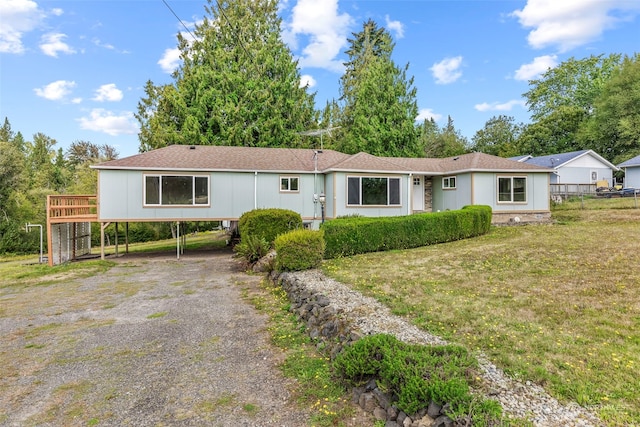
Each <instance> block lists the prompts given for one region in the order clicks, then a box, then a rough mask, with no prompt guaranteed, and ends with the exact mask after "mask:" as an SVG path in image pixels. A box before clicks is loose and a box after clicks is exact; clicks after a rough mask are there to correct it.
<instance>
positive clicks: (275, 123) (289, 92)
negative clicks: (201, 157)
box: [136, 0, 315, 151]
mask: <svg viewBox="0 0 640 427" xmlns="http://www.w3.org/2000/svg"><path fill="white" fill-rule="evenodd" d="M277 7H278V2H277V0H226V1H221V2H217V1H214V0H208V6H206V7H205V10H206V12H207V14H208V16H205V18H204V20H203V21H202V23H201V24H199V25H198V26H197V27H196V29H195V31H194V34H195V40H190V39H186V38H185V37H183V36H182V35H178V47H179V49H180V51H181V59H182V65H181V66H180V67H179V68H178V69H177V70H176V71H175V72H174V74H173V77H174V80H175V82H174V83H173V84H171V85H164V86H155V85H153V83H152V82H147V85H146V87H145V92H146V98H143V99H142V100H141V101H140V103H139V104H138V114H137V115H136V117H137V119H138V121H139V122H140V125H141V131H140V135H139V137H140V149H141V151H146V150H149V149H153V148H158V147H161V146H165V145H169V144H208V145H240V146H262V147H276V146H287V145H294V144H296V143H297V142H298V141H300V139H301V138H300V136H299V132H301V131H304V130H307V129H310V128H311V127H312V126H313V123H314V118H315V111H314V101H313V98H314V96H313V95H310V94H308V93H307V88H306V87H300V85H299V82H300V73H299V70H298V68H297V62H296V61H294V59H293V56H292V54H291V52H290V50H289V49H288V48H287V46H286V45H285V43H284V42H283V41H282V39H281V36H280V24H281V20H280V18H279V17H278V15H277Z"/></svg>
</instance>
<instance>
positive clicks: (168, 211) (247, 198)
mask: <svg viewBox="0 0 640 427" xmlns="http://www.w3.org/2000/svg"><path fill="white" fill-rule="evenodd" d="M99 172H100V173H99V186H100V191H99V200H98V203H99V213H98V218H99V220H100V221H105V222H106V221H120V222H124V221H180V220H224V219H238V218H239V217H240V216H241V215H242V214H243V213H245V212H247V211H250V210H252V209H254V208H274V207H279V208H284V209H291V210H293V211H296V212H298V213H300V215H301V216H302V217H303V219H313V218H314V214H315V216H316V217H318V218H319V216H320V214H319V209H320V208H319V206H317V205H316V204H315V203H314V202H313V194H314V187H315V185H316V182H315V180H314V175H313V174H287V176H298V177H299V179H300V181H299V188H300V190H299V191H298V192H280V175H281V174H275V173H259V174H258V176H257V177H256V175H255V173H252V172H215V173H210V174H209V177H210V181H209V183H210V184H209V185H210V194H209V195H210V198H209V201H210V206H204V207H199V206H194V207H190V206H189V207H144V206H143V180H144V175H145V173H152V172H145V173H143V172H142V171H130V170H101V171H99ZM164 173H165V174H166V172H164ZM317 182H318V183H319V184H320V183H321V179H320V178H318V181H317ZM314 210H317V213H315V212H314Z"/></svg>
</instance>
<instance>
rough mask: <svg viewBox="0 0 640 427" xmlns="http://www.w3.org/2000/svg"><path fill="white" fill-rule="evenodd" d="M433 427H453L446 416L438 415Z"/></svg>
mask: <svg viewBox="0 0 640 427" xmlns="http://www.w3.org/2000/svg"><path fill="white" fill-rule="evenodd" d="M433 427H453V420H452V419H451V418H449V417H447V416H446V415H440V416H439V417H438V418H436V420H435V423H434V424H433Z"/></svg>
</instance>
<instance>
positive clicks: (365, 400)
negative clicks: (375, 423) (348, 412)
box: [358, 393, 378, 413]
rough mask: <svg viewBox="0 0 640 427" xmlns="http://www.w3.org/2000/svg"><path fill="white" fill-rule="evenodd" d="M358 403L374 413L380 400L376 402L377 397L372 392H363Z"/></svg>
mask: <svg viewBox="0 0 640 427" xmlns="http://www.w3.org/2000/svg"><path fill="white" fill-rule="evenodd" d="M358 403H359V405H360V407H361V408H362V409H364V410H365V411H367V412H369V413H372V412H373V410H374V409H376V408H377V407H378V402H376V398H375V397H373V394H371V393H362V394H361V395H360V401H359V402H358Z"/></svg>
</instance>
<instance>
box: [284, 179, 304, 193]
mask: <svg viewBox="0 0 640 427" xmlns="http://www.w3.org/2000/svg"><path fill="white" fill-rule="evenodd" d="M299 183H300V179H299V178H298V177H297V176H281V177H280V191H281V192H285V193H287V192H298V191H300V186H299Z"/></svg>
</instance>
